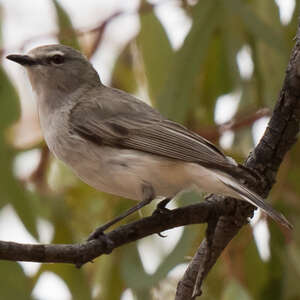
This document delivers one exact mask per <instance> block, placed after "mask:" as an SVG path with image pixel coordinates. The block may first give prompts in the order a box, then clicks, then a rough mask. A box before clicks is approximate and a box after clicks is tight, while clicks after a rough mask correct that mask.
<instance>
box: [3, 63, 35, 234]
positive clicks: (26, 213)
mask: <svg viewBox="0 0 300 300" xmlns="http://www.w3.org/2000/svg"><path fill="white" fill-rule="evenodd" d="M0 82H1V85H0V153H1V155H0V165H1V172H0V194H1V197H0V206H1V207H2V206H3V205H5V204H6V203H10V204H12V205H13V207H14V209H15V211H16V213H17V214H18V215H19V216H20V218H21V220H22V222H23V223H24V225H25V227H26V229H27V230H28V231H29V232H30V233H31V234H32V235H34V236H35V237H37V236H38V235H37V230H36V223H35V220H36V219H35V216H34V212H33V202H32V199H31V198H30V197H29V193H27V192H26V191H25V190H24V188H23V187H22V186H21V184H20V183H19V182H18V181H17V180H16V178H15V177H14V175H13V160H14V158H15V155H16V154H17V153H16V151H15V150H14V149H13V148H12V146H10V145H9V144H8V142H7V135H8V127H9V126H11V125H12V123H13V122H15V121H16V120H17V119H18V118H19V113H20V108H19V100H18V96H17V93H16V91H15V89H14V87H13V86H12V84H11V82H10V81H9V79H8V77H7V75H6V74H5V72H4V70H3V68H2V67H0Z"/></svg>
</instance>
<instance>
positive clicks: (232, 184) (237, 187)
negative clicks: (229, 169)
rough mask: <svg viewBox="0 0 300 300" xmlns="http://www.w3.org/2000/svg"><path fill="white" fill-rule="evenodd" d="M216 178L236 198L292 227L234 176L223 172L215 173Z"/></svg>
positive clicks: (284, 218)
mask: <svg viewBox="0 0 300 300" xmlns="http://www.w3.org/2000/svg"><path fill="white" fill-rule="evenodd" d="M217 177H218V179H219V180H220V181H221V182H222V183H223V184H224V185H225V186H227V187H228V188H229V189H231V190H232V191H233V192H234V193H235V194H237V195H239V197H238V198H240V199H242V200H245V201H247V202H249V203H251V204H252V205H254V206H256V207H258V208H261V209H262V210H263V211H264V212H265V213H266V214H267V215H269V216H270V217H271V218H272V219H273V220H275V221H276V222H277V223H279V224H281V225H283V226H285V227H287V228H288V229H290V230H291V229H293V226H292V225H291V223H290V222H289V221H288V220H287V219H286V217H285V216H284V215H283V214H281V213H279V212H278V211H276V210H275V209H274V208H273V207H272V206H271V205H270V204H268V203H267V202H265V201H264V200H263V198H261V197H260V196H259V195H257V194H256V193H254V192H253V191H251V190H250V189H248V188H247V187H245V186H244V185H242V184H240V183H239V182H237V181H236V180H235V179H234V178H230V177H228V175H225V174H220V173H218V174H217Z"/></svg>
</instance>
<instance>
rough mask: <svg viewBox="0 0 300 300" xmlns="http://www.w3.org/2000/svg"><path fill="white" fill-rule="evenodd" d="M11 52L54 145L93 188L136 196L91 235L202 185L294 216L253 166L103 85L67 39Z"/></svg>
mask: <svg viewBox="0 0 300 300" xmlns="http://www.w3.org/2000/svg"><path fill="white" fill-rule="evenodd" d="M7 59H9V60H11V61H14V62H16V63H18V64H20V65H22V66H23V67H25V68H26V70H27V73H28V77H29V81H30V83H31V86H32V90H33V94H34V95H35V98H36V101H37V108H38V115H39V120H40V125H41V130H42V133H43V136H44V138H45V141H46V143H47V145H48V147H49V149H50V151H51V152H52V153H53V154H54V156H56V157H57V158H58V159H59V160H61V161H63V162H64V163H65V164H66V165H68V166H69V167H70V168H71V169H72V170H73V171H74V173H75V174H76V175H77V176H78V177H79V178H81V180H83V181H84V182H86V183H87V184H88V185H90V186H92V187H93V188H95V189H97V190H100V191H103V192H106V193H110V194H114V195H117V196H121V197H125V198H129V199H133V200H138V201H139V202H138V204H137V205H135V206H133V207H132V208H130V209H129V210H128V211H125V212H124V213H123V214H121V215H120V216H118V217H116V218H115V219H113V220H112V221H110V222H108V223H106V224H104V225H102V226H100V227H99V228H98V229H97V230H96V231H95V233H94V234H93V235H92V236H91V237H90V238H91V239H93V238H97V237H98V236H99V235H100V234H101V233H103V231H104V230H106V229H108V228H109V227H110V226H111V225H113V224H115V223H117V222H118V221H120V220H121V219H123V218H125V217H126V216H128V215H129V214H131V213H133V212H135V211H137V210H139V209H140V208H141V207H143V206H145V205H147V204H149V203H150V202H151V201H152V200H154V199H157V198H164V199H165V200H164V201H165V202H164V204H166V203H167V202H168V201H170V199H173V198H174V197H175V196H176V195H177V194H179V193H181V192H184V191H186V190H189V189H191V188H196V189H198V190H200V191H203V192H208V193H215V194H220V195H224V196H230V197H234V198H237V199H240V200H244V201H247V202H249V203H251V204H252V205H254V206H255V207H258V208H261V209H262V210H263V211H264V212H265V213H266V214H267V215H269V216H270V217H271V218H272V219H274V220H275V221H276V222H277V223H279V224H281V225H283V226H285V227H287V228H289V229H292V225H291V224H290V223H289V221H288V220H287V219H286V218H285V217H284V216H283V215H282V214H281V213H279V212H277V211H276V210H275V209H274V208H273V207H272V206H271V205H270V204H268V203H267V202H265V201H264V199H263V198H262V197H260V196H259V195H258V194H257V193H255V192H254V191H253V190H251V189H249V188H248V187H247V186H246V185H245V184H244V183H243V178H245V176H247V175H249V173H250V171H249V170H248V169H247V168H246V167H244V166H242V165H240V164H238V163H236V162H235V161H234V160H233V159H232V158H230V157H227V156H226V155H224V154H223V153H222V152H221V151H220V150H219V149H218V148H217V147H216V146H215V145H213V144H212V143H210V142H209V141H208V140H206V139H205V138H203V137H201V136H200V135H198V134H196V133H194V132H193V131H191V130H189V129H187V128H186V127H184V126H183V125H181V124H179V123H176V122H174V121H172V120H169V119H167V118H165V117H164V116H162V115H161V114H160V113H159V112H158V110H156V109H155V108H153V107H151V106H150V105H148V104H146V103H145V102H143V101H141V100H140V99H138V98H136V97H135V96H133V95H130V94H128V93H126V92H125V91H122V90H119V89H116V88H112V87H108V86H105V85H104V84H103V83H102V82H101V80H100V77H99V75H98V73H97V71H96V70H95V69H94V67H93V66H92V64H91V63H90V62H89V61H88V59H87V58H86V57H85V56H84V55H83V54H82V53H81V52H80V51H78V50H75V49H73V48H71V47H69V46H65V45H61V44H52V45H45V46H39V47H36V48H34V49H32V50H31V51H29V52H28V54H26V55H21V54H11V55H8V56H7Z"/></svg>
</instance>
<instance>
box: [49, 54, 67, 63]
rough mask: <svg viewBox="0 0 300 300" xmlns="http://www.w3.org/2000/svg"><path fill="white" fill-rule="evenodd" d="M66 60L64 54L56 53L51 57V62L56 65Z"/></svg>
mask: <svg viewBox="0 0 300 300" xmlns="http://www.w3.org/2000/svg"><path fill="white" fill-rule="evenodd" d="M64 61H65V58H64V57H63V56H62V55H59V54H55V55H53V56H52V57H51V62H53V63H54V64H56V65H60V64H62V63H63V62H64Z"/></svg>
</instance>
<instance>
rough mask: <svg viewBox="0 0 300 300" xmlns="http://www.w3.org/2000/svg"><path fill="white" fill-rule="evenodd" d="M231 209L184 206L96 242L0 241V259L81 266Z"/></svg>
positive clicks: (209, 205)
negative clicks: (131, 243) (120, 248)
mask: <svg viewBox="0 0 300 300" xmlns="http://www.w3.org/2000/svg"><path fill="white" fill-rule="evenodd" d="M232 213H233V207H231V206H228V205H226V202H220V203H219V204H218V205H217V206H216V204H215V203H213V202H202V203H199V204H196V205H191V206H188V207H183V208H178V209H174V210H171V211H168V212H165V213H162V214H160V213H157V214H154V215H152V216H150V217H147V218H143V219H141V220H138V221H136V222H133V223H130V224H127V225H124V226H120V227H118V228H117V229H115V230H113V231H111V232H109V233H107V234H105V235H103V236H101V237H100V238H99V239H97V240H92V241H89V242H84V243H81V244H73V245H72V244H65V245H64V244H56V245H50V244H49V245H42V244H19V243H14V242H6V241H0V259H4V260H12V261H32V262H43V263H50V262H51V263H54V262H55V263H72V264H75V265H76V266H81V265H83V264H85V263H87V262H89V261H92V260H93V259H95V258H96V257H98V256H100V255H102V254H108V253H110V252H112V251H113V250H114V249H115V248H118V247H120V246H122V245H124V244H127V243H130V242H133V241H136V240H139V239H141V238H143V237H146V236H149V235H151V234H154V233H159V232H162V231H165V230H167V229H171V228H174V227H178V226H184V225H189V224H200V223H207V222H208V221H209V220H211V219H214V218H215V216H216V215H229V214H232Z"/></svg>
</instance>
